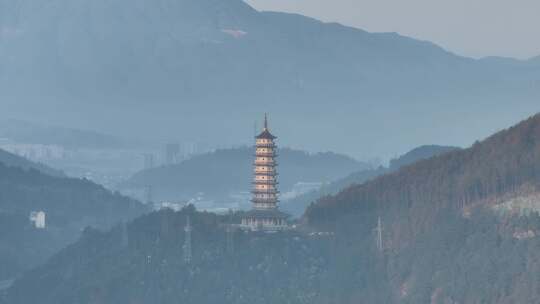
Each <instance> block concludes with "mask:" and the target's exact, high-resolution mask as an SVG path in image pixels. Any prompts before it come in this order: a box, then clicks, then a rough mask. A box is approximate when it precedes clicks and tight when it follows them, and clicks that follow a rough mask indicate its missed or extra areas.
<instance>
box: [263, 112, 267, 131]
mask: <svg viewBox="0 0 540 304" xmlns="http://www.w3.org/2000/svg"><path fill="white" fill-rule="evenodd" d="M264 129H265V130H268V114H267V113H264Z"/></svg>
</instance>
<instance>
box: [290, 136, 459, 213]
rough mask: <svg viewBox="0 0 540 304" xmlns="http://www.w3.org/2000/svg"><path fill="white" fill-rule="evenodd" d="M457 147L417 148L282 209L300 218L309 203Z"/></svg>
mask: <svg viewBox="0 0 540 304" xmlns="http://www.w3.org/2000/svg"><path fill="white" fill-rule="evenodd" d="M458 149H459V148H457V147H448V146H438V145H425V146H420V147H417V148H415V149H413V150H411V151H409V152H407V153H405V154H403V155H402V156H400V157H397V158H394V159H392V160H391V161H390V165H389V166H388V167H382V166H381V167H378V168H369V169H364V170H360V171H356V172H353V173H351V174H349V175H348V176H346V177H344V178H340V179H338V180H335V181H333V182H331V183H328V184H324V185H323V186H322V187H321V188H320V189H318V190H314V191H311V192H308V193H305V194H303V195H300V196H298V197H295V198H294V199H292V200H289V201H286V202H283V203H282V209H284V210H286V211H287V212H289V213H290V214H292V215H295V216H301V215H302V214H303V213H304V212H305V210H306V208H307V206H309V204H310V203H312V202H315V201H316V200H318V199H319V198H321V197H324V196H327V195H335V194H337V193H339V192H340V191H341V190H344V189H345V188H347V187H350V186H352V185H359V184H363V183H365V182H366V181H368V180H371V179H374V178H376V177H379V176H381V175H383V174H388V173H391V172H394V171H396V170H399V169H400V168H401V167H403V166H407V165H410V164H413V163H415V162H417V161H420V160H424V159H428V158H431V157H434V156H437V155H440V154H443V153H447V152H450V151H455V150H458Z"/></svg>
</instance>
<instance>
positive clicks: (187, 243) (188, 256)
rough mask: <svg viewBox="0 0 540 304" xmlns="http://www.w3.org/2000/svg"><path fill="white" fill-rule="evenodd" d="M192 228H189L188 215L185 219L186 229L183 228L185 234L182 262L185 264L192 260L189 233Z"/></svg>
mask: <svg viewBox="0 0 540 304" xmlns="http://www.w3.org/2000/svg"><path fill="white" fill-rule="evenodd" d="M192 230H193V229H192V227H191V220H190V217H189V215H188V216H187V219H186V227H184V232H185V238H184V262H185V263H186V264H188V265H189V264H191V259H192V252H191V231H192Z"/></svg>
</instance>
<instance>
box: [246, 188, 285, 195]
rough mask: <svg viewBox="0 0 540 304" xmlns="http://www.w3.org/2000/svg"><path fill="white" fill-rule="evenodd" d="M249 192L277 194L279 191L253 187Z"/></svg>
mask: <svg viewBox="0 0 540 304" xmlns="http://www.w3.org/2000/svg"><path fill="white" fill-rule="evenodd" d="M251 193H253V194H279V191H278V190H276V189H253V190H252V191H251Z"/></svg>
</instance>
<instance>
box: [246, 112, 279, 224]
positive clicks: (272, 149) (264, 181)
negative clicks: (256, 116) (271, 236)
mask: <svg viewBox="0 0 540 304" xmlns="http://www.w3.org/2000/svg"><path fill="white" fill-rule="evenodd" d="M275 139H276V137H275V136H274V135H272V133H270V130H269V129H268V121H267V119H266V116H265V120H264V129H263V131H262V133H261V134H259V135H258V136H256V137H255V160H254V161H253V168H254V170H253V181H252V184H253V189H252V191H251V193H252V194H253V196H252V199H251V202H252V203H253V208H252V210H251V211H250V212H248V213H247V214H246V216H245V217H244V218H242V225H241V226H243V227H245V228H247V229H251V230H265V231H277V230H282V229H285V228H286V227H287V223H286V219H287V215H286V214H284V213H282V212H281V211H279V209H278V202H279V199H278V195H279V191H278V189H277V185H278V184H279V183H278V181H277V178H276V177H277V175H278V173H277V166H278V162H277V161H276V157H277V151H276V149H277V146H276V144H275V142H274V140H275Z"/></svg>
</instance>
